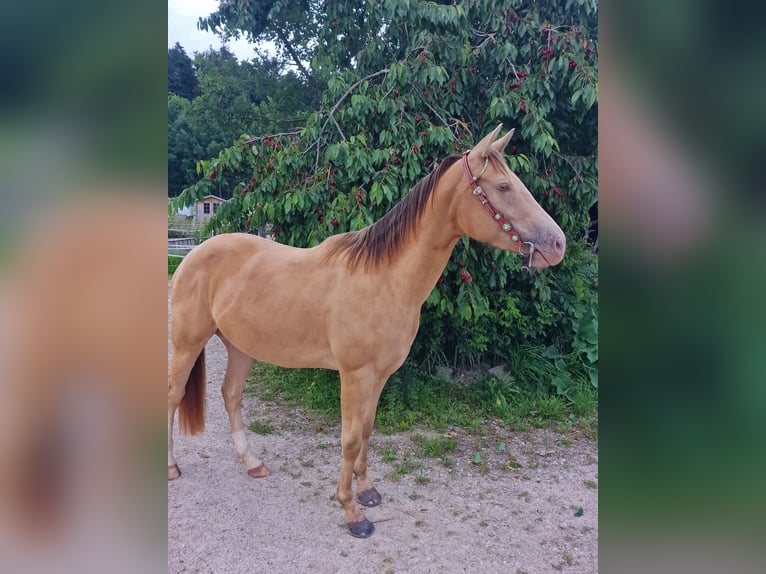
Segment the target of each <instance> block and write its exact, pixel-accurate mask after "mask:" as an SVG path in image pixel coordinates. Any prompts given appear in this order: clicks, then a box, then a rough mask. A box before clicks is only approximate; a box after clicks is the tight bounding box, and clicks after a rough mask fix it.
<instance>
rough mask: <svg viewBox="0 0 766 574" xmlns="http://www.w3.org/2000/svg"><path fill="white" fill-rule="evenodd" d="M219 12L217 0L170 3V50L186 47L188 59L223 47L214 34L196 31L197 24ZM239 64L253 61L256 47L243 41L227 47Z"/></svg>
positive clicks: (234, 41) (240, 40) (229, 44)
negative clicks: (211, 49) (179, 46)
mask: <svg viewBox="0 0 766 574" xmlns="http://www.w3.org/2000/svg"><path fill="white" fill-rule="evenodd" d="M217 8H218V0H168V48H170V47H171V46H173V45H175V43H176V42H178V43H180V44H181V46H183V48H184V50H185V51H186V53H187V54H188V55H189V57H193V55H194V52H204V51H205V50H207V49H208V48H210V47H211V46H212V47H213V48H215V49H216V50H217V49H218V48H220V47H221V39H220V38H219V37H218V36H216V35H215V34H213V33H212V32H204V31H202V30H198V29H197V20H198V19H199V18H200V17H204V16H208V15H210V14H212V13H213V12H215V11H216V9H217ZM226 47H227V48H228V49H229V51H231V52H233V53H234V55H235V56H237V59H238V60H240V61H241V60H250V59H251V58H252V57H253V47H252V45H251V44H248V43H247V42H246V41H245V40H244V39H241V38H240V39H239V40H230V41H228V42H227V43H226Z"/></svg>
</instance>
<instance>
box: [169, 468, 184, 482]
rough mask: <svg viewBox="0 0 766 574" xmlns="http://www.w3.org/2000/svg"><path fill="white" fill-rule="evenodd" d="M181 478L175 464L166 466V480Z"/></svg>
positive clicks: (179, 470)
mask: <svg viewBox="0 0 766 574" xmlns="http://www.w3.org/2000/svg"><path fill="white" fill-rule="evenodd" d="M179 476H181V469H180V468H178V465H177V464H169V465H168V480H175V479H176V478H178V477H179Z"/></svg>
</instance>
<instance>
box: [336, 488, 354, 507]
mask: <svg viewBox="0 0 766 574" xmlns="http://www.w3.org/2000/svg"><path fill="white" fill-rule="evenodd" d="M353 499H354V493H353V492H352V490H351V489H350V488H346V489H344V488H342V487H341V485H340V484H339V485H338V489H337V490H336V491H335V500H337V501H338V502H339V503H340V504H341V506H343V507H346V506H348V505H349V504H350V503H351V501H352V500H353Z"/></svg>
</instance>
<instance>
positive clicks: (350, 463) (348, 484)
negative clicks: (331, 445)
mask: <svg viewBox="0 0 766 574" xmlns="http://www.w3.org/2000/svg"><path fill="white" fill-rule="evenodd" d="M340 381H341V383H340V384H341V391H340V407H341V417H342V430H341V449H342V453H343V461H342V462H341V468H340V478H339V479H338V490H337V491H336V498H337V499H338V502H340V504H341V505H342V506H343V510H344V511H345V518H344V522H345V524H346V527H347V528H348V530H349V532H350V533H351V535H352V536H356V537H357V538H367V537H369V536H371V535H372V533H373V532H374V531H375V527H374V526H373V525H372V523H371V522H370V521H369V520H367V518H365V516H364V510H362V509H361V508H360V507H359V505H358V504H357V503H356V501H355V500H354V494H353V490H352V479H353V477H354V474H355V473H356V474H357V479H359V477H360V476H361V481H359V482H358V483H357V485H358V487H359V488H362V489H364V488H366V487H368V486H369V487H372V483H370V482H369V481H368V480H367V477H366V473H367V440H368V439H369V436H370V432H372V423H373V422H374V419H375V405H376V404H377V399H378V394H379V392H376V390H377V387H378V386H379V385H378V384H377V383H378V381H377V380H376V377H375V376H373V375H372V374H371V373H365V372H363V371H361V370H360V371H354V372H344V371H341V374H340ZM381 386H382V385H381ZM360 460H361V463H360V464H361V466H357V461H360ZM358 471H360V472H358Z"/></svg>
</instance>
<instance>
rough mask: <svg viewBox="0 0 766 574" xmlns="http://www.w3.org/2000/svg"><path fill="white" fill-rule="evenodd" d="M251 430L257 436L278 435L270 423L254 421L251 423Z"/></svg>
mask: <svg viewBox="0 0 766 574" xmlns="http://www.w3.org/2000/svg"><path fill="white" fill-rule="evenodd" d="M250 430H251V431H253V432H254V433H255V434H277V431H276V429H275V428H274V427H273V426H271V425H270V424H269V423H262V422H260V421H252V422H251V423H250Z"/></svg>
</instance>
